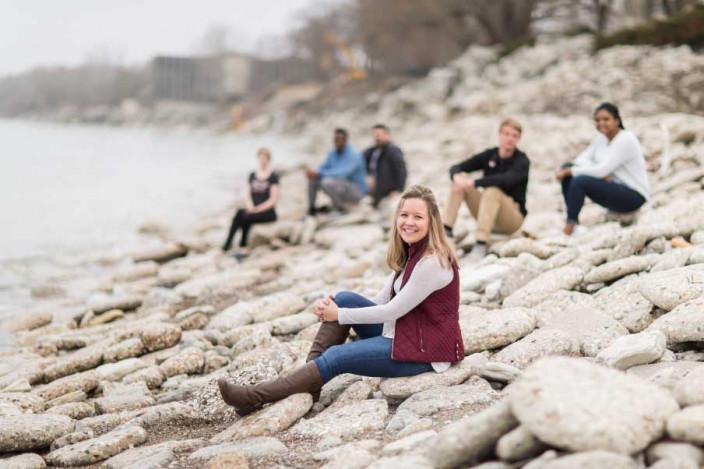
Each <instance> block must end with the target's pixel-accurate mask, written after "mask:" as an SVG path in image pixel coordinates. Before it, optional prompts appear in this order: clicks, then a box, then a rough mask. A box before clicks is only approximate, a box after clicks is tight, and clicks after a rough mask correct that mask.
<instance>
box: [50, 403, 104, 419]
mask: <svg viewBox="0 0 704 469" xmlns="http://www.w3.org/2000/svg"><path fill="white" fill-rule="evenodd" d="M46 413H47V414H53V415H65V416H67V417H71V418H72V419H74V420H81V419H84V418H86V417H92V416H94V415H95V406H94V405H93V404H92V403H88V402H67V403H65V404H59V405H57V406H54V407H51V408H50V409H48V410H47V411H46Z"/></svg>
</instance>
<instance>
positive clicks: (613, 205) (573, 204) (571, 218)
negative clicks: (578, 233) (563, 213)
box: [562, 176, 645, 223]
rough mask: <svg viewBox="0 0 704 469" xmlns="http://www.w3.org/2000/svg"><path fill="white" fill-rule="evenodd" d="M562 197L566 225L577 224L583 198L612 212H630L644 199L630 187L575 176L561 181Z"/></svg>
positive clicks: (589, 177)
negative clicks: (565, 211) (563, 199)
mask: <svg viewBox="0 0 704 469" xmlns="http://www.w3.org/2000/svg"><path fill="white" fill-rule="evenodd" d="M562 196H563V197H564V198H565V205H567V223H577V222H578V221H579V212H581V211H582V207H583V206H584V198H585V197H589V198H590V199H592V200H593V201H594V202H595V203H597V204H599V205H601V206H602V207H605V208H607V209H609V210H611V211H612V212H618V213H627V212H632V211H634V210H636V209H638V208H640V206H641V205H643V204H644V203H645V198H644V197H643V196H642V195H640V194H639V193H638V192H637V191H634V190H633V189H631V188H630V187H626V186H624V185H623V184H619V183H617V182H609V181H605V180H603V179H599V178H595V177H592V176H575V177H568V178H565V179H563V180H562Z"/></svg>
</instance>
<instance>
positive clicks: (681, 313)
mask: <svg viewBox="0 0 704 469" xmlns="http://www.w3.org/2000/svg"><path fill="white" fill-rule="evenodd" d="M703 308H704V298H698V299H695V300H690V301H687V302H685V303H682V304H680V305H679V306H677V307H675V308H674V309H673V310H672V311H670V312H669V313H667V314H664V315H662V316H661V317H659V318H658V319H656V320H655V321H654V322H653V323H652V324H651V325H650V327H649V329H657V330H659V331H662V332H663V333H664V334H665V336H666V337H667V343H668V344H678V343H681V342H693V341H703V340H704V321H702V310H703Z"/></svg>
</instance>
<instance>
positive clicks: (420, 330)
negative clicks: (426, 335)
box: [418, 317, 425, 352]
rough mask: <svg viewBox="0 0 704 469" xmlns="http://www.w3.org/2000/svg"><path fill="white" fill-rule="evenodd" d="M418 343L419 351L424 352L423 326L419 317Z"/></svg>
mask: <svg viewBox="0 0 704 469" xmlns="http://www.w3.org/2000/svg"><path fill="white" fill-rule="evenodd" d="M418 342H419V343H420V351H421V352H425V349H424V348H423V326H422V321H421V319H420V317H418Z"/></svg>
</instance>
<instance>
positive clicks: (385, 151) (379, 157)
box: [364, 124, 406, 207]
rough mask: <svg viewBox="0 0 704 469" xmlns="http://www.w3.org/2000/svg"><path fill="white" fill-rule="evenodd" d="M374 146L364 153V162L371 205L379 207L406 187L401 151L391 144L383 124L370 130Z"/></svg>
mask: <svg viewBox="0 0 704 469" xmlns="http://www.w3.org/2000/svg"><path fill="white" fill-rule="evenodd" d="M372 135H373V137H374V146H372V147H369V148H367V149H366V150H365V151H364V162H365V165H366V169H367V174H368V175H369V178H368V180H367V185H368V186H369V188H370V191H369V192H370V194H371V196H372V205H373V206H374V207H378V206H379V202H381V201H382V199H384V198H385V197H388V196H393V195H395V194H398V195H400V194H401V192H403V189H404V188H405V187H406V162H405V161H404V159H403V151H401V149H400V148H399V147H397V146H396V145H394V144H393V143H392V142H391V133H390V131H389V128H388V127H387V126H385V125H384V124H377V125H375V126H374V127H373V128H372Z"/></svg>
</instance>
